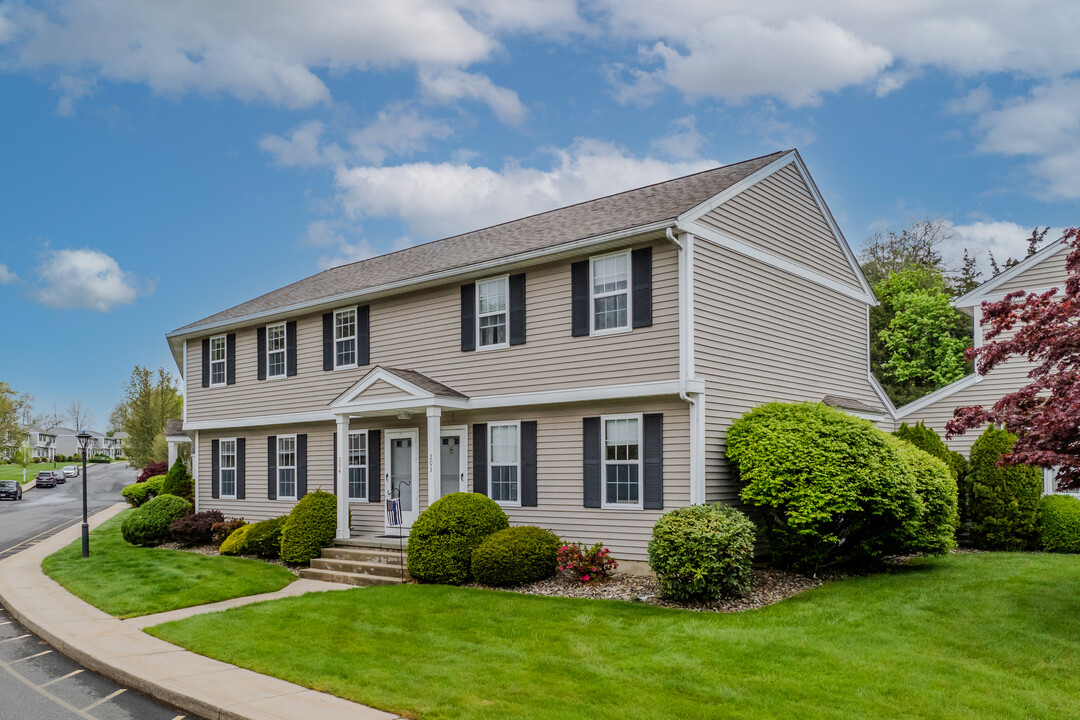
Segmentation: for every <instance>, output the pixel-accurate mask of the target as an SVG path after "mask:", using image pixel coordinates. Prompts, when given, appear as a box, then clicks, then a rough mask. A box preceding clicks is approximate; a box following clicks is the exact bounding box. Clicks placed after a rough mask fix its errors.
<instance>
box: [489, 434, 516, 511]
mask: <svg viewBox="0 0 1080 720" xmlns="http://www.w3.org/2000/svg"><path fill="white" fill-rule="evenodd" d="M520 428H521V426H520V424H519V423H516V422H513V423H492V424H490V425H488V433H489V445H490V447H489V453H488V492H489V494H490V496H491V499H492V500H494V501H495V502H497V503H499V504H500V505H520V504H521V443H520V442H519V438H520Z"/></svg>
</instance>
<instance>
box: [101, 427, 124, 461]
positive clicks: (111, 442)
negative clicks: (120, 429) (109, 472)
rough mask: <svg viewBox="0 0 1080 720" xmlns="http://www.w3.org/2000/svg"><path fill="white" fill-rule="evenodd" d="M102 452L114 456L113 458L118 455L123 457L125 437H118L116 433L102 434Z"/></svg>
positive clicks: (107, 455)
mask: <svg viewBox="0 0 1080 720" xmlns="http://www.w3.org/2000/svg"><path fill="white" fill-rule="evenodd" d="M98 434H100V433H98ZM101 454H102V455H105V456H106V457H109V458H112V459H113V460H115V459H116V458H118V457H123V456H124V439H123V438H121V437H117V435H116V434H115V433H114V434H113V435H112V436H109V435H101Z"/></svg>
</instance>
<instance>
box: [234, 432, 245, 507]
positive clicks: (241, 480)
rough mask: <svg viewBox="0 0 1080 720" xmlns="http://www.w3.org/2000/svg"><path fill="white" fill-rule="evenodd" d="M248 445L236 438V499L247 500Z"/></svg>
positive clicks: (241, 439) (242, 439)
mask: <svg viewBox="0 0 1080 720" xmlns="http://www.w3.org/2000/svg"><path fill="white" fill-rule="evenodd" d="M246 480H247V443H246V442H245V441H244V438H236V499H237V500H244V499H245V498H247V483H246Z"/></svg>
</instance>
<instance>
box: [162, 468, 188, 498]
mask: <svg viewBox="0 0 1080 720" xmlns="http://www.w3.org/2000/svg"><path fill="white" fill-rule="evenodd" d="M161 492H162V494H165V495H176V496H177V497H182V498H187V499H188V500H191V499H193V498H194V497H195V484H194V482H193V481H192V479H191V473H189V472H188V469H187V466H186V465H184V463H183V461H182V460H181V459H180V458H177V459H176V462H174V463H173V466H172V467H171V468H169V472H167V473H165V480H164V482H163V483H162V485H161Z"/></svg>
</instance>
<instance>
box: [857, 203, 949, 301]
mask: <svg viewBox="0 0 1080 720" xmlns="http://www.w3.org/2000/svg"><path fill="white" fill-rule="evenodd" d="M952 237H953V233H952V226H951V224H950V223H949V222H948V221H947V220H945V219H944V218H926V219H923V220H918V221H916V222H914V223H912V224H911V226H910V227H907V228H904V229H902V230H901V231H900V232H899V233H898V232H896V231H894V230H885V231H881V232H877V233H874V234H873V235H871V236H870V239H869V240H867V242H866V245H865V247H864V248H863V251H862V252H861V253H860V254H859V263H860V265H861V266H862V271H863V275H865V276H866V281H867V282H869V283H870V285H871V286H873V285H877V284H878V283H880V282H882V281H883V280H888V279H889V278H890V277H892V276H893V275H896V274H897V273H901V272H904V271H905V270H911V269H921V270H929V271H931V272H933V273H938V274H941V273H943V272H944V267H943V265H942V259H941V246H942V245H943V244H944V243H945V241H947V240H949V239H951V238H952Z"/></svg>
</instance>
